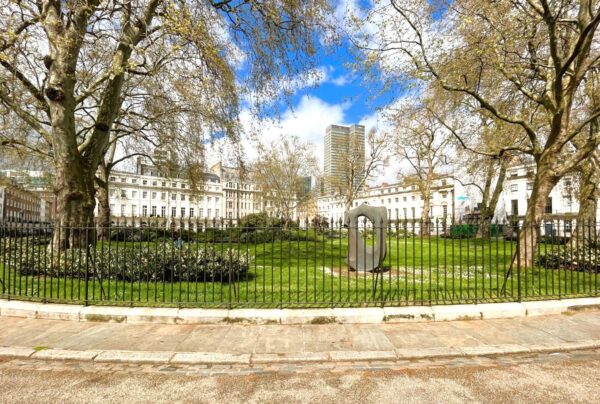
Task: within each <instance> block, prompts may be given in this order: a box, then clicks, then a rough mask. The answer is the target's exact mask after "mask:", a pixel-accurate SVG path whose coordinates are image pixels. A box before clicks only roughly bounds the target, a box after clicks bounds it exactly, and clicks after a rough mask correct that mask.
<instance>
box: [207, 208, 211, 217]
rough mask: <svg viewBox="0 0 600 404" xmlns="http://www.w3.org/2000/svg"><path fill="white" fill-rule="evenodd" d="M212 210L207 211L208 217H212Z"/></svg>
mask: <svg viewBox="0 0 600 404" xmlns="http://www.w3.org/2000/svg"><path fill="white" fill-rule="evenodd" d="M210 214H211V209H207V216H208V217H210Z"/></svg>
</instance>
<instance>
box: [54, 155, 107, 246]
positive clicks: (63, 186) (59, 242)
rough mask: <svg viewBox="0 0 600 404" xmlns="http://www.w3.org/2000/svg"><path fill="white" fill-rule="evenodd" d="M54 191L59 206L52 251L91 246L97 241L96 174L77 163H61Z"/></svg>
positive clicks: (57, 170)
mask: <svg viewBox="0 0 600 404" xmlns="http://www.w3.org/2000/svg"><path fill="white" fill-rule="evenodd" d="M54 190H55V195H56V205H57V206H56V217H55V231H54V236H53V239H52V245H53V248H54V249H55V250H56V251H60V250H64V249H68V248H85V246H87V245H89V244H92V243H93V242H94V240H95V229H94V207H95V205H96V201H95V199H94V196H95V188H94V173H93V172H92V173H90V171H89V170H86V169H84V165H83V164H78V162H77V161H73V160H71V161H70V162H69V163H68V164H64V165H63V164H58V166H57V167H56V178H55V181H54Z"/></svg>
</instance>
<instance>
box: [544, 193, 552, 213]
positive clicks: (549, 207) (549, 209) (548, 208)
mask: <svg viewBox="0 0 600 404" xmlns="http://www.w3.org/2000/svg"><path fill="white" fill-rule="evenodd" d="M544 213H552V198H551V197H550V198H548V200H547V201H546V207H545V208H544Z"/></svg>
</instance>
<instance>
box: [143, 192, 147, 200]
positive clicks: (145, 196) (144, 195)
mask: <svg viewBox="0 0 600 404" xmlns="http://www.w3.org/2000/svg"><path fill="white" fill-rule="evenodd" d="M147 197H148V191H144V192H142V198H144V199H146V198H147Z"/></svg>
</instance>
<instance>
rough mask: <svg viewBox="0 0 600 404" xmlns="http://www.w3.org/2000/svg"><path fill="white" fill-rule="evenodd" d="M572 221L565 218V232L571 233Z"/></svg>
mask: <svg viewBox="0 0 600 404" xmlns="http://www.w3.org/2000/svg"><path fill="white" fill-rule="evenodd" d="M572 226H573V223H572V222H571V221H570V220H565V233H571V229H572Z"/></svg>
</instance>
